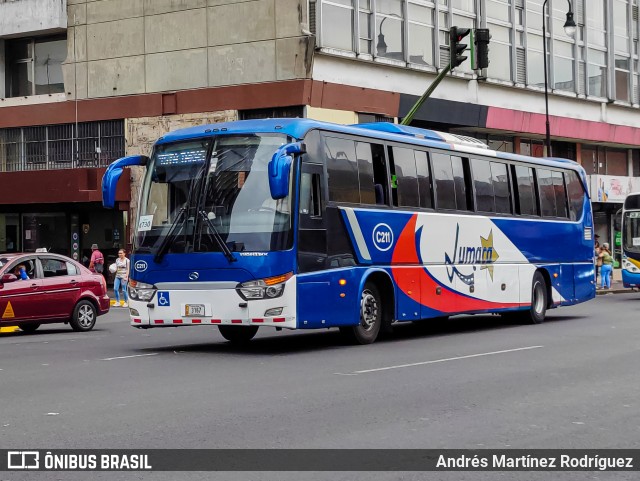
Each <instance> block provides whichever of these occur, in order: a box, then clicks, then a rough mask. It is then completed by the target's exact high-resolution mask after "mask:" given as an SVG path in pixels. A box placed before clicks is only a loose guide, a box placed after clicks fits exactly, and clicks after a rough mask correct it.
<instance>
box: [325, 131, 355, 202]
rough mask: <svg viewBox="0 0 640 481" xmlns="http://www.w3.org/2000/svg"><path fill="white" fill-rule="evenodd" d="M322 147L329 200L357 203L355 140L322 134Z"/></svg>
mask: <svg viewBox="0 0 640 481" xmlns="http://www.w3.org/2000/svg"><path fill="white" fill-rule="evenodd" d="M324 149H325V157H326V161H327V173H328V177H329V178H328V179H327V180H328V182H329V200H332V201H334V202H350V203H352V204H359V203H360V192H359V190H358V164H357V162H356V149H355V142H354V141H353V140H350V139H342V138H339V137H329V136H324Z"/></svg>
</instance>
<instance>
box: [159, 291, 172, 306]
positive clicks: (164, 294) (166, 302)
mask: <svg viewBox="0 0 640 481" xmlns="http://www.w3.org/2000/svg"><path fill="white" fill-rule="evenodd" d="M158 305H159V306H161V307H168V306H170V305H171V300H170V299H169V292H168V291H158Z"/></svg>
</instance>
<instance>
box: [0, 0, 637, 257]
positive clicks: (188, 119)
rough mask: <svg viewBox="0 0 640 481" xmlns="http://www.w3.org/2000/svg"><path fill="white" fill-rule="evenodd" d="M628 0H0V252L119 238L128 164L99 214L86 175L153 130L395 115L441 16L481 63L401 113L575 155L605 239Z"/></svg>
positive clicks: (625, 186)
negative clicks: (484, 61) (483, 45)
mask: <svg viewBox="0 0 640 481" xmlns="http://www.w3.org/2000/svg"><path fill="white" fill-rule="evenodd" d="M637 1H638V0H573V1H568V0H548V2H547V7H548V8H547V10H546V11H547V12H548V14H546V15H543V0H437V1H427V0H248V1H246V0H243V1H238V0H66V1H65V0H61V1H56V2H51V1H47V0H12V1H7V0H0V251H3V250H18V249H21V250H31V249H34V248H36V247H40V246H46V247H49V246H50V247H53V248H54V249H56V250H58V251H59V252H63V253H68V254H76V255H78V256H79V257H81V256H82V255H83V253H84V252H86V248H87V247H88V246H90V245H91V244H92V243H94V242H96V243H98V244H100V245H101V246H105V248H106V249H112V250H115V249H117V248H118V247H120V246H127V245H128V244H129V243H130V239H131V237H130V226H129V219H131V218H132V216H134V215H135V212H136V202H137V187H138V185H139V179H140V172H139V171H137V170H136V169H131V172H130V175H129V176H125V177H127V179H126V181H125V184H123V186H121V191H120V192H119V196H118V206H117V209H116V210H115V211H107V210H104V209H102V207H101V206H100V203H99V201H100V178H101V175H102V172H103V171H104V167H105V166H106V165H108V163H109V162H111V161H112V160H114V159H115V158H118V157H119V156H122V155H125V154H132V153H143V154H149V151H150V146H151V144H152V143H153V141H154V140H155V139H156V138H158V137H160V136H161V135H162V134H163V133H164V132H166V131H168V130H172V129H175V128H181V127H186V126H190V125H195V124H201V123H210V122H220V121H226V120H235V119H244V118H258V117H275V116H305V117H310V118H315V119H320V120H330V121H334V122H339V123H356V122H360V121H375V120H394V119H396V120H399V119H402V118H403V117H404V116H405V115H406V114H407V113H408V111H409V110H410V108H411V107H412V106H413V104H414V103H415V101H416V100H417V99H418V98H419V96H420V95H421V94H422V93H423V91H424V90H425V89H426V88H427V87H428V85H429V84H430V83H431V81H433V79H434V78H435V76H436V75H437V73H438V71H439V70H440V69H441V68H442V67H443V66H445V65H447V63H448V62H449V44H448V42H449V35H448V31H449V28H450V27H451V26H458V27H470V28H488V29H489V30H490V32H491V36H492V38H491V43H490V54H489V58H490V64H489V67H488V68H487V69H484V70H474V69H473V65H472V64H471V62H470V60H468V61H467V62H465V63H463V64H462V65H461V66H460V67H458V68H456V69H455V70H454V72H453V73H451V74H450V75H449V76H447V77H446V78H445V80H444V81H443V82H442V83H441V84H440V85H439V87H438V88H437V89H436V91H435V92H434V94H433V95H432V97H431V98H430V99H429V100H428V101H427V102H425V104H424V105H423V106H422V108H421V109H420V110H419V111H418V113H417V114H416V116H415V118H414V122H413V125H416V126H422V127H429V128H436V129H438V130H445V131H452V132H457V133H464V134H469V135H473V136H476V137H478V138H481V139H483V140H484V141H486V142H488V143H489V144H490V145H491V146H492V147H493V148H496V149H501V150H507V151H512V152H517V153H523V154H527V155H535V156H542V155H547V154H552V155H554V156H560V157H567V158H571V159H573V160H576V161H578V162H580V163H581V164H582V165H583V167H584V168H585V169H586V171H587V173H588V174H589V182H590V189H591V195H592V199H593V205H594V213H595V218H596V226H597V232H598V233H599V234H600V237H601V239H600V240H601V241H602V240H603V239H608V240H610V242H611V243H612V245H615V240H616V213H617V211H618V210H619V209H620V207H621V205H622V199H623V198H624V195H625V194H626V193H627V192H629V191H631V190H640V177H638V175H639V174H640V150H639V149H640V128H638V119H640V116H639V114H640V78H639V75H640V68H639V65H638V64H639V62H638V60H639V57H638V5H637ZM569 6H571V8H572V12H573V14H574V18H575V21H576V24H577V31H576V34H575V36H574V37H569V36H567V35H566V34H565V32H564V29H563V24H564V22H565V19H566V14H567V11H568V8H569ZM587 13H588V14H587ZM543 19H544V20H545V21H546V22H547V23H546V26H547V28H546V31H547V38H546V42H547V43H546V48H547V60H548V68H549V74H548V92H549V114H550V125H551V136H552V152H545V147H544V136H545V103H544V90H545V88H544V83H545V82H544V73H543V72H544V68H543V60H544V55H543V51H544V48H543V35H542V22H543ZM76 244H77V247H74V246H76Z"/></svg>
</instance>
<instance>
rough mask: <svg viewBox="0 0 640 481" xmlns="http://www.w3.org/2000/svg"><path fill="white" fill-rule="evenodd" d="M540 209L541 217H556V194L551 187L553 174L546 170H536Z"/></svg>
mask: <svg viewBox="0 0 640 481" xmlns="http://www.w3.org/2000/svg"><path fill="white" fill-rule="evenodd" d="M536 176H537V178H538V192H539V193H540V208H541V211H542V217H556V216H557V213H556V194H555V191H554V187H553V173H552V172H551V171H550V170H547V169H536Z"/></svg>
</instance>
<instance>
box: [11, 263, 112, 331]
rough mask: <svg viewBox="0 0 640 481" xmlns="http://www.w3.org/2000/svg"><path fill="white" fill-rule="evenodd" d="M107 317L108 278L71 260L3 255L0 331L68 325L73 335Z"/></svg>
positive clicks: (30, 329)
mask: <svg viewBox="0 0 640 481" xmlns="http://www.w3.org/2000/svg"><path fill="white" fill-rule="evenodd" d="M20 267H22V268H23V269H22V271H23V274H22V275H21V274H20ZM25 274H26V275H25ZM107 312H109V296H108V294H107V284H106V282H105V280H104V277H102V276H101V275H100V274H94V273H92V272H91V271H89V269H87V268H86V267H84V266H83V265H81V264H79V263H78V262H76V261H74V260H73V259H70V258H68V257H65V256H62V255H59V254H52V253H46V252H45V253H18V254H14V253H11V254H0V327H5V326H19V327H20V329H22V330H23V331H25V332H33V331H35V330H36V329H38V327H40V325H41V324H51V323H56V322H64V323H65V324H67V323H68V324H70V325H71V328H72V329H73V330H74V331H90V330H91V329H93V326H94V325H95V323H96V318H97V317H98V316H100V315H102V314H106V313H107Z"/></svg>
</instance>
